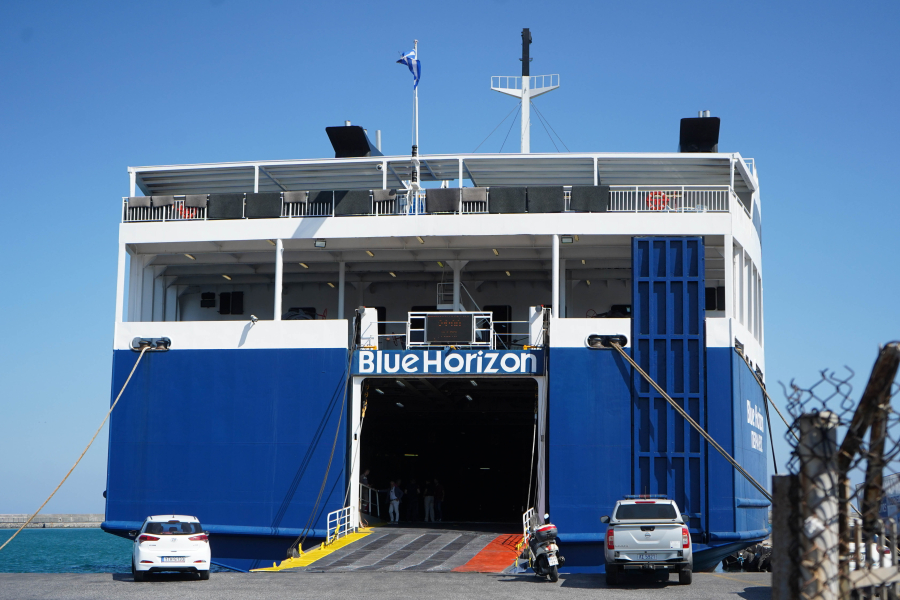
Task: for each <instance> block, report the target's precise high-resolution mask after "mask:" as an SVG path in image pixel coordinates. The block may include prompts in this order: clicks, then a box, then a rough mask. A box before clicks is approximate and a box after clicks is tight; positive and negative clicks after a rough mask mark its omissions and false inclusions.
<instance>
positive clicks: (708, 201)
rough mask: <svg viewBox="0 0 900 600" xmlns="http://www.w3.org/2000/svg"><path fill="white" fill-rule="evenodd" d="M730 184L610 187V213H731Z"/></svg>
mask: <svg viewBox="0 0 900 600" xmlns="http://www.w3.org/2000/svg"><path fill="white" fill-rule="evenodd" d="M731 195H732V192H731V189H730V188H729V187H728V186H702V187H700V186H610V189H609V212H728V210H729V205H730V202H729V200H730V198H731Z"/></svg>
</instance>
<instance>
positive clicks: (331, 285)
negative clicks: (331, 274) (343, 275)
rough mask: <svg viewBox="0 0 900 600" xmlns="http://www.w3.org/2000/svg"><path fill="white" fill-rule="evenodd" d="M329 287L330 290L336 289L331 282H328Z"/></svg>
mask: <svg viewBox="0 0 900 600" xmlns="http://www.w3.org/2000/svg"><path fill="white" fill-rule="evenodd" d="M328 287H330V288H332V289H334V284H333V283H331V282H330V281H329V282H328Z"/></svg>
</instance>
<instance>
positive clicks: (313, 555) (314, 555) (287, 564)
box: [251, 528, 372, 573]
mask: <svg viewBox="0 0 900 600" xmlns="http://www.w3.org/2000/svg"><path fill="white" fill-rule="evenodd" d="M371 534H372V531H371V530H370V529H366V528H360V530H359V532H358V533H350V534H347V535H345V536H344V537H342V538H339V539H337V540H335V541H333V542H331V543H330V544H328V545H325V544H322V545H321V546H319V547H318V548H316V549H315V550H311V551H309V552H304V553H302V554H301V555H300V556H299V557H297V558H287V559H285V560H283V561H281V564H275V563H272V566H271V567H265V568H262V569H251V572H254V573H255V572H258V571H269V572H277V571H283V570H285V569H297V568H300V567H308V566H309V565H311V564H313V563H314V562H316V561H318V560H321V559H323V558H325V557H326V556H328V555H329V554H331V553H333V552H336V551H338V550H340V549H341V548H343V547H345V546H349V545H350V544H352V543H353V542H357V541H359V540H361V539H363V538H364V537H366V536H368V535H371Z"/></svg>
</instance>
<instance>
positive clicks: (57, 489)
mask: <svg viewBox="0 0 900 600" xmlns="http://www.w3.org/2000/svg"><path fill="white" fill-rule="evenodd" d="M149 347H150V346H144V347H143V348H141V354H140V355H139V356H138V359H137V361H136V362H135V363H134V367H132V368H131V373H129V374H128V379H126V380H125V385H123V386H122V390H121V391H120V392H119V395H118V396H116V401H115V402H113V405H112V406H110V407H109V411H108V412H107V413H106V416H105V417H103V422H102V423H100V427H98V428H97V431H96V432H95V433H94V437H92V438H91V441H90V442H88V445H87V446H86V447H85V449H84V451H83V452H82V453H81V456H79V457H78V460H76V461H75V464H74V465H72V468H71V469H69V472H68V473H66V476H65V477H63V479H62V481H60V482H59V485H58V486H56V489H55V490H53V493H51V494H50V495H49V496H48V497H47V499H46V500H44V503H43V504H41V507H40V508H39V509H37V510H36V511H35V513H34V514H33V515H31V516H30V517H29V518H28V520H27V521H25V523H24V524H23V525H22V526H21V527H19V529H18V530H17V531H16V532H15V533H14V534H12V536H11V537H10V538H9V539H8V540H6V541H5V542H3V545H2V546H0V550H3V549H4V548H6V545H7V544H9V543H10V542H11V541H13V538H14V537H16V536H17V535H19V533H20V532H21V531H22V530H23V529H25V528H26V527H27V526H28V524H29V523H31V522H32V521H33V520H34V518H35V517H36V516H38V514H40V512H41V511H42V510H43V509H44V507H45V506H47V503H48V502H50V498H52V497H53V496H54V495H55V494H56V492H58V491H59V488H61V487H62V484H64V483H65V482H66V479H68V478H69V475H71V474H72V471H74V470H75V467H77V466H78V463H80V462H81V459H82V458H84V455H85V454H87V451H88V449H89V448H90V447H91V444H93V443H94V440H95V439H97V436H98V435H99V434H100V430H101V429H103V426H104V425H106V420H107V419H109V415H110V414H112V411H113V409H114V408H115V407H116V404H118V403H119V398H121V397H122V394H123V393H125V388H127V387H128V382H129V381H131V376H132V375H134V371H135V370H136V369H137V366H138V365H139V364H140V363H141V359H142V358H144V352H146V351H147V349H148V348H149Z"/></svg>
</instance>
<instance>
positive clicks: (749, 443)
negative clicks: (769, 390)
mask: <svg viewBox="0 0 900 600" xmlns="http://www.w3.org/2000/svg"><path fill="white" fill-rule="evenodd" d="M731 353H732V361H731V364H732V385H733V390H734V391H733V392H732V398H733V400H734V409H733V410H734V454H733V456H734V459H735V460H736V461H737V462H738V463H739V464H740V465H741V466H742V467H744V469H746V471H747V472H748V473H750V475H751V476H753V478H754V479H756V481H758V482H760V483H761V484H763V485H765V484H766V475H767V466H768V462H767V459H768V453H769V440H768V423H766V420H765V410H766V408H765V405H764V404H763V402H764V399H763V393H762V390H761V389H760V387H759V384H758V383H757V382H756V378H755V377H753V372H752V371H751V370H750V367H749V366H747V363H746V362H744V360H743V359H742V358H741V357H740V356H739V355H738V354H737V352H736V351H735V350H734V349H731ZM733 473H734V474H733V476H732V477H733V478H734V492H735V498H734V502H735V527H734V528H735V529H736V530H737V531H738V532H742V533H743V532H750V533H752V532H754V531H759V530H764V529H766V528H767V527H768V526H769V519H768V512H769V511H768V510H767V509H768V507H769V502H768V501H767V500H766V499H765V498H763V496H762V494H761V493H760V492H759V490H757V489H756V488H755V487H753V484H751V483H750V482H749V481H747V480H746V479H745V478H744V476H743V475H741V474H740V473H738V472H737V471H734V472H733Z"/></svg>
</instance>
